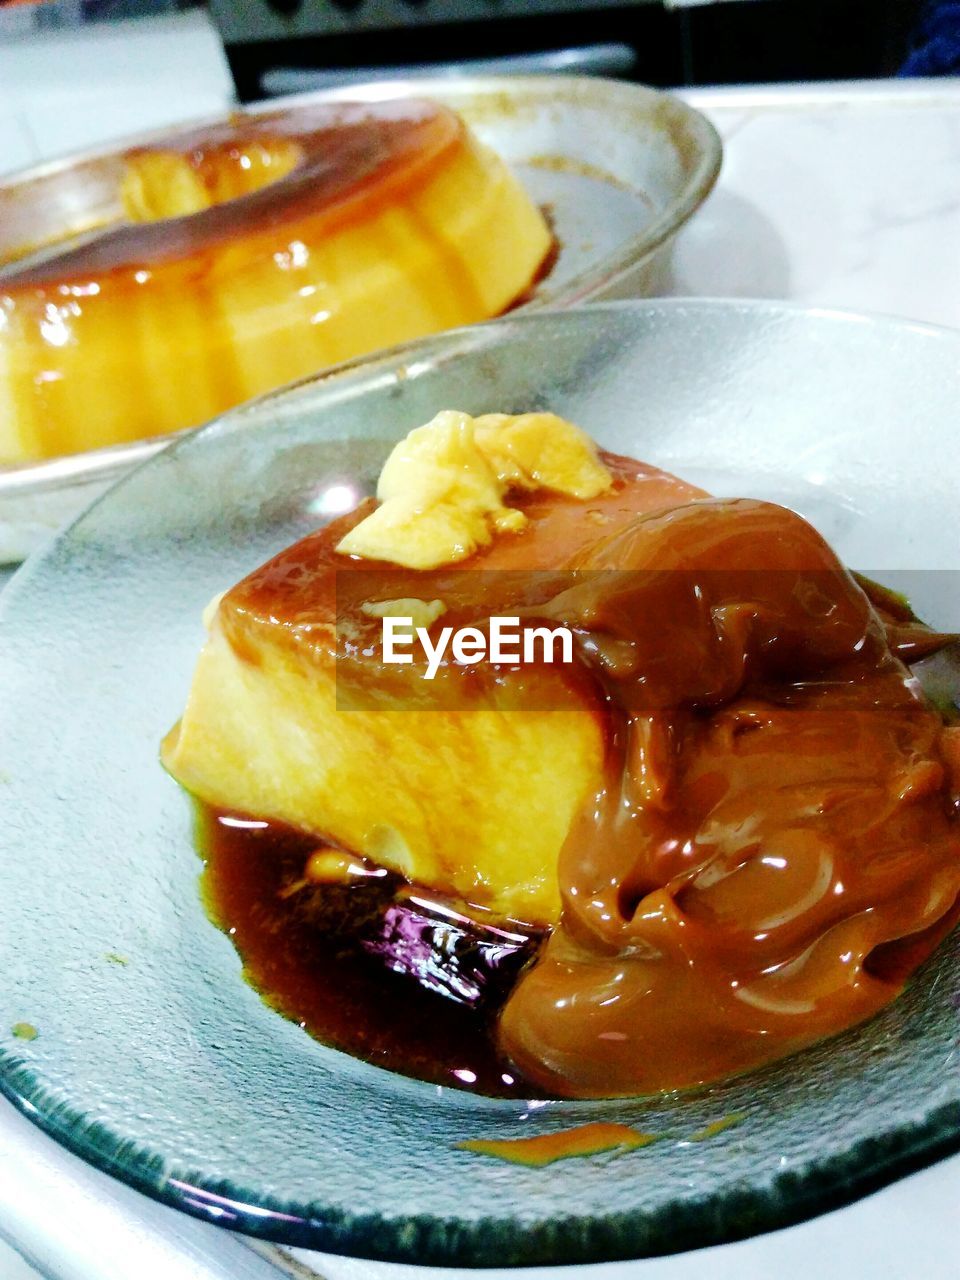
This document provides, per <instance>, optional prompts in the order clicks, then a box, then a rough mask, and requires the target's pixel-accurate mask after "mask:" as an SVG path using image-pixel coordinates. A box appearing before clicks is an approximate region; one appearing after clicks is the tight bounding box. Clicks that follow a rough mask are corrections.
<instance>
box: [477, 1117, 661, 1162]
mask: <svg viewBox="0 0 960 1280" xmlns="http://www.w3.org/2000/svg"><path fill="white" fill-rule="evenodd" d="M657 1141H658V1137H657V1135H656V1134H655V1133H643V1132H642V1131H641V1130H640V1129H634V1128H633V1126H632V1125H629V1124H609V1123H606V1122H604V1121H597V1122H595V1123H593V1124H580V1125H576V1126H575V1127H574V1128H572V1129H560V1130H558V1131H557V1132H556V1133H543V1134H538V1135H537V1136H536V1137H534V1138H468V1139H467V1140H466V1141H465V1142H458V1143H457V1146H458V1147H459V1148H460V1149H461V1150H462V1151H473V1152H476V1154H477V1155H480V1156H493V1157H494V1158H495V1159H497V1160H507V1161H509V1163H510V1164H522V1165H527V1166H529V1167H530V1168H535V1169H541V1168H543V1167H544V1166H545V1165H548V1164H553V1163H554V1162H555V1161H557V1160H570V1159H574V1158H577V1157H583V1156H596V1155H600V1154H601V1153H602V1152H605V1151H635V1150H637V1149H638V1148H640V1147H649V1146H650V1145H651V1144H652V1143H654V1142H657Z"/></svg>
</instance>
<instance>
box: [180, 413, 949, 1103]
mask: <svg viewBox="0 0 960 1280" xmlns="http://www.w3.org/2000/svg"><path fill="white" fill-rule="evenodd" d="M378 498H379V501H378V502H374V501H373V500H368V501H366V502H364V503H363V504H361V506H360V507H359V508H358V509H357V510H356V511H354V512H352V513H351V514H349V515H347V516H344V517H342V518H341V519H339V520H336V521H334V522H332V523H331V524H329V525H327V526H326V527H325V528H323V529H321V530H319V531H318V532H316V533H314V534H312V535H310V536H308V537H307V538H305V539H303V540H302V541H301V542H299V543H297V544H296V545H295V546H294V547H291V548H289V549H288V550H286V551H284V552H281V553H280V555H278V556H277V557H275V558H274V559H273V560H271V561H270V562H269V563H268V564H266V565H264V566H263V567H262V568H260V569H258V570H256V571H254V572H253V573H252V574H251V575H250V576H249V577H248V578H246V579H245V580H244V581H242V582H241V583H239V584H238V585H237V586H235V587H233V588H232V589H231V590H229V591H228V592H227V593H226V594H225V595H224V596H223V597H222V598H221V599H219V600H218V601H217V602H215V604H214V605H213V606H212V608H211V610H210V613H209V616H208V624H209V632H210V634H209V639H208V641H207V644H206V646H205V648H204V650H203V653H202V654H201V657H200V661H199V665H198V667H197V671H196V674H195V677H194V681H193V686H192V689H191V692H190V696H189V700H188V704H187V707H186V710H185V712H184V715H183V718H182V721H181V722H180V724H179V725H178V726H177V727H176V728H175V729H174V730H172V731H171V733H170V735H169V736H168V738H167V739H166V741H165V744H164V748H163V759H164V763H165V764H166V767H167V768H168V770H169V771H170V772H171V773H172V774H173V775H174V776H175V777H176V778H177V779H178V780H179V781H180V782H181V783H182V784H183V785H184V786H185V787H186V788H187V789H188V790H189V791H191V792H192V793H193V794H194V795H195V796H196V797H198V798H199V800H200V801H202V802H203V803H204V804H205V805H206V806H207V807H208V812H210V813H213V814H215V815H220V816H221V817H222V818H223V821H224V822H225V823H226V824H227V827H228V828H229V831H230V839H231V841H232V843H231V845H230V848H229V857H227V856H223V857H219V859H218V858H215V859H214V860H213V862H212V863H211V865H212V866H213V867H215V868H216V870H217V875H218V876H219V877H220V879H219V880H218V881H217V883H216V884H215V885H214V891H213V892H212V895H211V897H212V900H213V901H214V902H215V903H216V907H217V911H216V913H217V918H218V919H219V920H220V922H221V923H223V925H224V926H225V927H228V928H230V930H231V933H232V934H233V936H234V940H235V942H236V943H237V946H238V948H239V950H240V951H241V954H243V955H244V957H245V960H246V962H247V967H248V972H249V973H251V974H252V975H254V977H255V980H256V981H257V982H258V984H259V985H260V986H261V988H262V989H263V990H264V992H265V994H266V995H267V996H268V997H270V998H271V999H274V1000H275V1002H276V1003H277V1004H278V1006H279V1007H280V1008H282V1009H283V1011H284V1012H286V1013H288V1014H289V1015H290V1016H291V1017H295V1018H297V1019H298V1020H299V1021H302V1022H303V1023H304V1024H305V1025H306V1026H307V1027H308V1028H309V1029H310V1030H312V1031H313V1032H314V1033H315V1034H317V1035H318V1036H320V1037H321V1038H324V1039H331V1040H333V1041H334V1042H335V1043H338V1044H339V1045H341V1047H344V1048H348V1049H350V1048H353V1049H354V1050H355V1051H356V1052H359V1053H363V1054H365V1055H366V1056H369V1057H371V1058H372V1059H373V1060H375V1061H380V1062H383V1063H384V1064H385V1065H388V1066H394V1067H396V1068H397V1069H400V1070H406V1071H409V1072H411V1073H413V1074H417V1075H421V1076H423V1077H425V1078H428V1079H443V1078H446V1077H445V1076H444V1068H445V1069H446V1070H447V1076H452V1077H455V1079H456V1080H459V1081H465V1080H466V1081H473V1082H475V1083H476V1082H477V1081H479V1082H481V1083H480V1084H478V1085H477V1087H480V1088H483V1089H485V1090H486V1091H490V1092H504V1091H508V1087H507V1086H506V1085H505V1084H503V1083H501V1082H509V1089H520V1090H526V1091H534V1092H541V1093H546V1094H554V1095H562V1096H574V1097H595V1096H604V1095H630V1094H642V1093H649V1092H653V1091H656V1090H661V1089H672V1088H678V1087H684V1086H689V1085H694V1084H698V1083H702V1082H706V1081H711V1080H716V1079H719V1078H721V1077H723V1076H726V1075H730V1074H733V1073H736V1072H740V1071H744V1070H747V1069H750V1068H754V1067H757V1066H760V1065H763V1064H764V1063H767V1062H770V1061H773V1060H775V1059H777V1058H780V1057H783V1056H785V1055H787V1054H790V1053H793V1052H796V1051H797V1050H799V1049H802V1048H803V1047H805V1046H807V1045H809V1044H811V1043H813V1042H815V1041H818V1040H820V1039H823V1038H824V1037H827V1036H830V1035H832V1034H835V1033H836V1032H838V1031H841V1030H844V1029H845V1028H848V1027H851V1026H854V1025H855V1024H857V1023H859V1022H862V1021H863V1020H864V1019H866V1018H868V1017H870V1016H871V1015H873V1014H874V1013H876V1012H877V1011H878V1010H879V1009H881V1008H882V1007H883V1006H884V1005H886V1004H888V1003H889V1002H890V1001H891V1000H893V999H894V998H895V997H896V995H897V994H898V992H899V991H900V990H901V989H902V987H903V985H904V983H905V982H906V981H907V979H908V978H909V976H910V975H911V974H912V972H913V970H914V969H915V968H916V967H917V965H919V964H920V962H921V961H922V960H923V959H924V958H925V957H926V956H928V955H929V954H930V952H931V951H932V950H933V948H934V947H935V946H936V945H937V943H938V942H939V940H940V939H941V938H942V937H943V936H944V934H945V933H946V931H947V930H948V929H949V928H950V926H951V925H952V923H953V922H954V920H955V919H956V914H957V900H958V893H960V728H958V727H956V726H951V725H948V724H946V723H945V722H944V718H943V716H942V715H941V713H940V712H939V711H938V710H937V708H936V707H934V706H933V705H932V704H931V703H930V702H928V701H927V699H926V698H925V697H924V695H923V693H922V692H921V691H920V688H919V686H918V684H917V681H916V679H915V678H914V676H913V675H912V673H911V670H910V668H909V667H908V666H907V665H906V659H908V658H909V659H910V660H913V659H915V658H917V657H919V656H921V655H923V654H926V653H930V652H933V651H935V650H936V649H937V648H938V647H942V646H943V645H945V644H947V643H950V641H951V639H952V638H951V637H948V636H940V635H937V634H936V633H933V632H931V631H929V630H928V629H927V628H925V627H923V626H922V625H921V624H919V623H917V622H916V620H914V619H912V618H911V617H910V616H909V613H908V611H906V610H904V609H902V608H900V607H899V606H897V605H896V602H894V601H892V600H891V598H890V597H889V596H888V595H886V594H884V593H882V592H880V591H878V590H876V589H874V588H872V587H870V585H869V584H864V583H863V582H862V581H861V580H858V579H857V578H855V577H854V576H853V575H851V574H850V573H849V572H848V571H847V570H846V569H845V568H844V567H843V565H842V564H841V563H840V562H839V560H838V559H837V557H836V556H835V554H834V553H833V552H832V550H831V549H830V548H829V546H827V544H826V543H825V542H824V540H823V539H822V538H821V537H820V535H819V534H817V533H816V531H815V530H814V529H813V528H812V527H811V526H810V525H809V524H807V523H806V522H805V521H804V520H803V519H802V518H801V517H800V516H798V515H797V514H795V513H794V512H791V511H789V510H786V509H785V508H782V507H779V506H776V505H774V504H772V503H767V502H759V501H752V500H746V499H722V500H721V499H714V498H711V497H710V496H708V495H706V494H704V493H703V492H702V491H701V490H699V489H696V488H694V487H693V486H691V485H688V484H685V483H684V482H683V481H681V480H679V479H677V478H675V477H672V476H669V475H667V474H665V473H663V472H661V471H658V470H656V469H655V468H652V467H649V466H645V465H644V464H642V463H639V462H636V461H633V460H631V459H627V458H622V457H617V456H614V455H611V454H608V453H604V452H602V451H597V450H596V449H595V447H594V446H593V445H592V443H591V442H590V440H589V439H588V438H587V437H585V436H584V434H583V433H582V432H580V431H578V430H577V429H576V428H575V427H573V426H571V425H570V424H569V423H565V422H563V421H562V420H560V419H557V418H554V417H553V416H552V415H548V414H531V415H522V416H521V417H518V418H512V417H507V416H503V415H489V416H487V417H483V418H476V419H474V418H470V417H468V416H467V415H466V414H460V413H444V414H441V415H439V416H438V418H437V419H436V420H435V421H434V422H433V423H431V424H429V426H428V427H426V428H421V429H419V430H418V431H416V432H413V433H412V434H411V436H409V437H408V438H407V440H405V441H403V442H401V444H399V445H398V446H397V448H396V449H395V451H394V453H393V454H392V455H391V457H390V459H389V460H388V462H387V464H386V466H385V468H384V471H383V473H382V477H381V486H380V489H379V491H378ZM508 614H509V615H512V616H513V618H514V620H520V621H521V622H523V623H524V624H530V625H531V626H534V627H538V628H540V629H541V630H542V629H549V628H550V627H556V628H557V629H558V630H562V631H565V632H567V633H569V634H570V635H571V636H572V641H573V643H572V650H571V654H570V656H569V658H566V659H563V660H562V661H556V662H551V661H548V660H547V658H546V655H545V654H544V653H543V652H542V651H541V653H540V656H537V654H536V653H534V656H533V657H532V658H530V659H528V658H527V657H526V655H524V656H523V658H522V659H518V658H516V657H514V656H511V657H510V658H509V659H501V660H499V661H479V660H476V656H475V653H474V655H473V656H469V655H467V653H466V649H465V648H464V649H462V651H459V652H458V651H457V650H456V649H455V648H446V649H444V654H445V655H446V656H445V657H444V659H443V661H442V662H441V663H439V665H438V667H437V669H436V670H435V672H434V677H435V678H428V675H429V672H428V671H427V668H426V661H425V659H424V657H423V656H422V655H420V654H415V655H414V656H412V657H411V660H410V662H408V663H407V664H405V665H391V663H390V662H389V661H388V657H387V635H388V631H389V632H390V633H391V634H392V633H393V632H394V626H393V623H394V622H396V623H397V624H400V623H401V622H402V625H403V627H407V628H408V633H401V634H403V636H404V644H405V645H407V648H408V649H409V650H410V651H411V653H412V654H413V645H414V638H413V637H414V632H415V634H416V636H418V637H420V643H421V644H422V646H423V649H424V654H426V653H427V652H428V651H430V650H432V651H439V650H440V648H441V640H442V639H443V636H444V633H452V634H453V635H454V636H455V637H460V638H462V637H463V636H466V635H467V634H468V633H469V634H470V637H471V642H472V643H477V636H480V637H481V638H482V637H484V636H486V637H487V639H488V640H489V641H490V642H491V644H492V641H493V636H494V630H495V623H496V622H497V620H498V619H499V618H501V617H502V616H503V615H508ZM388 622H389V623H390V626H389V627H388ZM448 638H449V636H448ZM408 641H409V643H407V642H408ZM481 647H482V646H481ZM451 654H453V656H451ZM218 820H219V819H218ZM225 829H226V828H225ZM281 865H282V866H283V867H284V868H285V870H284V871H283V873H282V874H280V872H279V871H276V870H275V867H277V868H279V867H280V866H281ZM238 868H239V869H240V871H238ZM260 876H262V877H263V881H262V883H261V881H260V880H259V879H258V878H257V877H260ZM241 881H242V883H241ZM347 884H352V885H353V886H354V888H353V890H351V893H353V896H352V897H350V896H346V897H345V896H338V895H343V894H345V893H346V890H345V888H344V886H345V885H347ZM367 885H370V886H374V887H373V888H369V889H368V888H366V887H364V886H367ZM218 886H219V887H218ZM361 903H363V904H366V905H365V906H358V904H361ZM331 920H333V923H332V924H331ZM338 920H339V924H338V923H337V921H338ZM265 922H267V923H266V924H265ZM321 927H322V930H326V931H327V932H326V933H324V937H325V938H326V939H327V942H325V943H324V947H325V948H326V950H324V948H323V947H321V948H320V949H319V950H317V951H313V950H311V947H312V942H311V939H313V938H314V937H315V936H316V930H317V929H320V928H321ZM331 928H332V929H333V933H332V934H331V933H330V930H331ZM338 928H339V929H340V930H341V933H339V934H338V933H337V929H338ZM287 936H289V937H290V938H291V939H293V940H294V941H293V942H291V944H290V945H289V946H286V945H285V943H284V938H285V937H287ZM345 937H355V938H357V939H359V941H358V942H357V951H356V957H355V960H354V959H351V960H349V962H344V960H343V956H344V955H351V956H352V955H353V954H354V953H353V952H350V951H349V949H348V948H347V950H345V947H347V944H346V943H345V942H344V938H345ZM331 938H332V939H333V941H330V939H331ZM310 955H315V956H317V957H326V958H325V959H322V958H321V959H318V960H317V965H318V966H319V969H318V971H317V972H316V973H312V972H310V973H308V972H307V971H306V968H303V967H302V966H306V967H307V968H309V964H310V961H309V959H305V957H309V956H310ZM331 957H333V959H331ZM334 963H336V965H338V966H339V968H337V969H336V978H335V986H336V990H337V997H336V1000H332V999H330V998H329V997H327V998H326V1001H325V999H324V996H323V991H322V987H323V975H324V973H328V972H333V970H332V969H329V970H328V969H325V968H324V967H323V966H325V965H333V964H334ZM374 963H378V964H381V965H382V971H383V975H384V976H383V982H385V983H386V982H390V983H394V984H396V983H397V982H398V981H400V979H399V978H398V976H397V975H398V974H400V975H404V977H403V981H406V982H408V984H409V986H408V988H407V990H413V989H414V987H417V991H418V994H417V997H416V999H417V1000H418V1001H420V1003H419V1004H416V1002H413V1003H411V1004H410V1005H409V1006H408V1005H406V1004H404V1003H403V999H401V994H402V993H401V991H400V989H399V988H397V987H396V985H394V986H393V987H390V988H389V990H390V992H391V995H390V1001H389V1002H390V1004H391V1008H393V1006H394V1001H395V1000H396V1001H397V1004H396V1008H397V1009H398V1010H401V1011H402V1010H404V1009H407V1010H409V1009H412V1008H414V1007H416V1008H417V1010H418V1012H417V1015H416V1018H415V1019H413V1021H412V1022H410V1024H409V1026H407V1023H406V1022H405V1021H404V1018H403V1017H402V1016H400V1013H398V1016H397V1018H393V1015H392V1014H391V1015H389V1016H386V1015H381V1014H380V1013H378V1008H379V1005H378V1004H377V1002H376V999H375V996H374V995H373V993H374V992H375V991H377V990H378V989H379V988H377V985H376V981H377V980H376V977H375V974H374V976H371V965H372V964H374ZM298 966H301V968H300V969H298ZM354 967H355V968H356V972H357V974H358V975H361V976H358V977H357V978H356V982H357V984H358V985H351V984H352V983H353V982H354V979H353V977H352V976H351V974H352V972H353V968H354ZM298 975H299V976H298ZM417 984H419V986H417ZM384 989H385V988H384ZM425 993H426V994H425ZM411 999H412V997H411ZM430 1000H434V1001H435V1004H434V1005H430V1004H429V1001H430ZM424 1001H426V1002H427V1003H426V1005H424V1003H423V1002H424ZM381 1003H382V1002H381ZM451 1003H459V1005H460V1006H463V1007H464V1008H467V1009H469V1010H470V1012H471V1017H473V1018H474V1019H475V1020H474V1022H473V1023H471V1024H470V1026H471V1027H472V1028H473V1032H472V1034H473V1035H474V1039H473V1040H472V1041H471V1040H469V1037H466V1038H465V1033H464V1030H463V1025H462V1023H458V1022H456V1019H454V1018H453V1016H452V1015H451V1014H450V1013H449V1007H450V1005H451ZM335 1005H342V1006H343V1007H346V1008H349V1009H350V1011H351V1012H350V1015H349V1017H347V1018H343V1017H339V1015H338V1014H337V1013H336V1011H335V1009H334V1006H335ZM364 1010H366V1013H365V1014H364ZM324 1011H326V1012H324ZM431 1011H432V1012H431ZM458 1016H459V1015H458ZM391 1018H393V1020H392V1022H391ZM387 1024H389V1025H390V1030H389V1035H387V1034H386V1032H384V1035H379V1032H377V1030H376V1028H377V1027H380V1028H381V1030H382V1028H383V1027H384V1026H386V1025H387ZM394 1024H395V1025H394ZM430 1025H436V1026H437V1027H442V1028H444V1032H443V1034H441V1035H439V1036H436V1037H434V1039H433V1040H430V1041H429V1043H430V1044H431V1045H432V1049H431V1053H432V1055H433V1056H434V1057H437V1056H438V1055H439V1065H438V1063H437V1062H434V1063H433V1064H432V1065H431V1063H430V1062H426V1063H425V1061H424V1043H426V1041H425V1040H424V1038H423V1037H425V1036H426V1037H429V1034H430V1033H429V1032H428V1030H426V1028H428V1027H429V1026H430ZM405 1026H407V1032H406V1033H405V1031H404V1027H405ZM455 1027H456V1028H459V1029H457V1030H454V1028H455ZM411 1028H419V1030H417V1029H411ZM448 1032H449V1036H448V1034H447V1033H448ZM405 1034H406V1035H407V1039H406V1040H404V1035H405ZM384 1036H386V1039H384ZM378 1037H379V1038H378ZM418 1037H419V1038H418ZM464 1045H470V1046H472V1048H471V1049H470V1052H471V1053H472V1054H473V1057H469V1058H467V1059H466V1065H465V1064H464V1060H463V1059H461V1058H457V1059H456V1061H454V1058H453V1055H457V1054H460V1053H461V1052H466V1050H464V1049H463V1046H464ZM478 1045H480V1046H485V1048H483V1049H482V1051H481V1049H478V1048H477V1046H478ZM444 1055H451V1059H450V1061H449V1062H447V1061H446V1059H445V1057H444Z"/></svg>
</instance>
